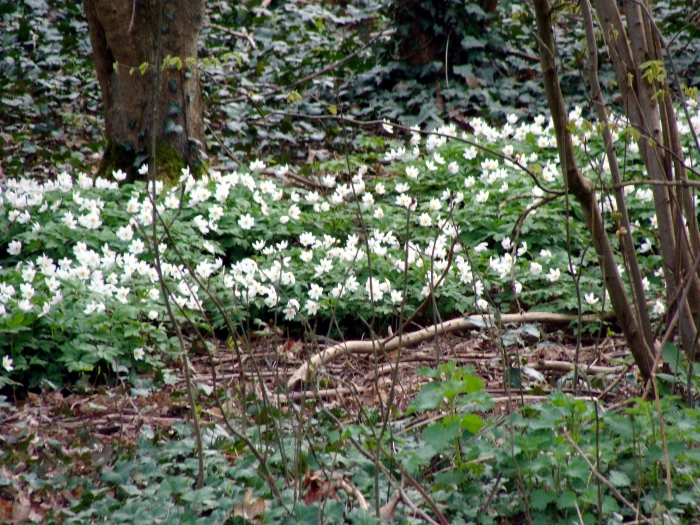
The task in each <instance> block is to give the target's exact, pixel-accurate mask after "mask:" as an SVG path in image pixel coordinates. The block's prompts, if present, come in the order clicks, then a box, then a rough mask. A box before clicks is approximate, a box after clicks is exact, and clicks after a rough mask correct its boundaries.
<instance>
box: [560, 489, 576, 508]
mask: <svg viewBox="0 0 700 525" xmlns="http://www.w3.org/2000/svg"><path fill="white" fill-rule="evenodd" d="M557 508H559V510H567V509H568V510H571V509H575V508H576V493H575V492H574V491H572V490H567V491H566V492H562V493H561V494H560V495H559V497H558V498H557Z"/></svg>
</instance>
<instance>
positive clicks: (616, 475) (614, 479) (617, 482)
mask: <svg viewBox="0 0 700 525" xmlns="http://www.w3.org/2000/svg"><path fill="white" fill-rule="evenodd" d="M608 479H609V480H610V483H612V484H613V486H615V487H629V485H630V484H631V483H632V482H631V481H630V478H628V477H627V474H624V473H622V472H620V471H619V470H611V471H610V474H609V475H608Z"/></svg>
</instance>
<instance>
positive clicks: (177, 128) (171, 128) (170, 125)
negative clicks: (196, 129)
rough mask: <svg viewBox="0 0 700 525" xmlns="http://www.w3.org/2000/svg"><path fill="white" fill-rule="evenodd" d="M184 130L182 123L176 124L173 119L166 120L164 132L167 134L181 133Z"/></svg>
mask: <svg viewBox="0 0 700 525" xmlns="http://www.w3.org/2000/svg"><path fill="white" fill-rule="evenodd" d="M183 131H184V129H183V127H182V126H181V125H180V124H176V123H175V121H173V120H172V119H166V120H165V129H164V132H165V134H166V135H169V134H170V133H177V134H178V135H179V134H180V133H182V132H183Z"/></svg>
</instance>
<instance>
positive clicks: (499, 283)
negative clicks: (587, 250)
mask: <svg viewBox="0 0 700 525" xmlns="http://www.w3.org/2000/svg"><path fill="white" fill-rule="evenodd" d="M569 118H570V120H571V121H572V122H574V123H575V124H576V126H575V127H576V130H577V132H576V142H577V144H579V146H578V147H580V148H583V147H584V146H583V145H584V144H587V143H588V142H590V141H591V140H593V137H591V134H590V133H589V132H587V131H586V126H585V125H584V121H583V118H582V112H581V110H580V108H575V109H574V110H573V111H572V112H571V113H570V115H569ZM696 120H697V122H700V115H698V116H696V117H694V120H693V122H692V125H693V126H696ZM471 125H472V127H473V129H474V131H473V134H472V135H464V134H463V138H466V139H468V140H470V141H471V144H464V143H461V142H458V141H455V140H452V139H450V138H448V137H457V136H458V131H457V129H456V127H455V126H452V125H451V126H443V127H441V128H439V129H437V130H436V131H437V133H438V134H436V135H428V136H427V137H425V136H423V135H422V134H420V133H419V132H418V131H419V130H418V129H417V128H414V129H412V131H411V134H410V139H409V142H410V144H401V143H400V142H399V139H395V137H396V134H394V127H393V126H392V125H391V124H390V123H388V122H384V123H383V124H382V128H383V130H384V131H385V132H386V134H387V135H388V136H387V140H390V145H389V147H388V148H387V151H386V154H385V160H386V161H387V162H389V163H390V164H389V167H388V168H387V169H389V170H390V171H393V172H395V173H397V174H398V178H395V179H394V178H391V179H384V180H377V179H376V178H373V177H369V176H368V173H369V172H368V169H367V168H366V167H365V166H362V167H360V168H359V169H358V170H357V171H356V172H355V173H351V174H349V175H348V176H343V177H340V176H339V175H338V174H335V173H332V172H325V173H324V174H323V175H322V176H320V177H319V178H318V179H317V180H318V182H319V186H318V189H314V190H305V189H298V188H297V189H295V188H290V187H284V186H280V185H279V182H278V179H276V178H266V177H265V176H263V175H262V172H263V170H265V169H266V167H267V166H266V164H265V162H263V161H261V160H255V161H253V162H251V163H250V165H249V167H248V171H247V172H241V173H239V172H230V173H226V174H223V173H221V172H218V171H215V170H211V171H210V172H209V173H207V174H206V175H204V176H202V177H201V178H200V179H199V180H195V179H194V177H193V176H192V175H191V174H190V172H189V170H188V169H185V170H183V173H182V176H181V178H180V181H179V183H178V185H176V186H175V187H172V188H166V187H163V185H162V184H159V185H158V186H157V188H156V195H155V198H154V201H155V206H156V211H157V213H158V214H160V215H161V216H162V217H163V219H164V220H165V221H166V223H168V224H170V225H171V228H172V229H173V230H176V229H177V228H179V230H180V233H179V237H177V238H178V239H179V240H180V241H181V242H184V243H185V244H186V245H187V249H185V250H179V251H181V252H183V251H184V252H185V253H186V257H187V260H186V261H181V260H179V258H178V257H177V256H176V253H175V250H173V249H172V246H170V241H169V239H168V237H167V236H162V237H160V238H161V241H160V243H159V246H158V252H159V255H160V257H161V259H162V261H163V262H162V266H161V271H162V274H163V276H164V278H165V279H166V281H167V282H168V286H169V290H170V297H169V299H170V300H171V302H172V304H173V307H174V308H175V309H177V310H178V311H180V310H183V311H189V312H195V313H196V312H201V311H202V310H203V309H204V308H205V304H206V300H207V297H208V295H207V294H206V293H203V291H204V290H203V287H204V288H205V289H206V290H209V291H211V292H214V293H216V294H217V296H219V297H221V298H223V299H224V300H225V301H226V302H227V304H228V305H230V309H231V311H238V310H241V309H242V310H241V311H244V310H245V308H246V307H247V306H251V305H253V304H255V305H257V307H260V308H269V309H275V310H276V311H278V312H279V313H280V314H281V316H282V317H283V319H284V320H286V321H294V320H298V321H303V319H304V318H305V317H312V316H315V315H318V314H319V313H323V312H330V309H331V308H343V307H345V308H349V309H353V308H369V305H372V306H373V307H374V308H379V309H380V311H382V312H383V313H385V314H386V313H390V312H396V311H397V309H398V308H399V307H400V306H401V305H402V304H404V303H405V304H407V305H409V306H410V305H413V306H415V305H417V304H418V303H419V302H420V301H422V299H423V297H426V296H428V295H429V294H430V293H434V294H435V295H436V296H438V297H439V296H441V295H442V294H447V295H449V296H450V297H452V298H453V299H457V300H458V304H459V306H458V308H459V309H461V310H465V311H466V310H471V311H475V310H480V311H487V310H489V309H490V308H492V305H493V303H492V302H491V298H490V297H489V296H488V295H487V294H486V293H485V291H486V290H491V289H493V287H496V288H498V289H500V290H510V291H512V292H513V293H515V294H516V295H521V294H535V293H537V292H538V290H547V296H553V295H556V290H557V289H558V287H560V286H564V285H570V284H571V282H572V281H571V274H570V271H569V267H570V262H569V261H568V259H567V257H566V254H565V252H563V251H562V248H561V247H557V246H556V245H555V244H554V243H553V242H552V241H550V240H549V239H547V238H541V237H540V236H538V235H537V234H534V235H530V236H528V234H527V231H526V229H527V228H528V227H530V226H531V225H533V224H536V222H537V221H538V220H539V219H538V212H540V210H539V209H538V210H534V211H532V212H531V213H529V214H528V215H527V216H526V218H525V222H524V223H523V226H524V229H523V230H522V232H521V233H522V236H521V237H520V238H517V239H516V237H513V234H514V233H515V232H512V227H513V224H512V223H509V224H502V225H501V226H499V229H500V234H499V233H497V232H496V231H490V230H488V228H486V229H484V228H480V227H481V225H482V223H484V224H486V223H488V224H495V223H496V222H498V221H501V213H502V208H503V206H517V208H516V209H517V210H524V209H525V208H526V207H536V206H537V205H538V204H539V203H541V202H542V199H543V197H544V196H545V189H561V188H562V177H561V173H560V167H559V165H558V159H557V156H556V149H555V148H556V141H555V139H554V134H553V130H552V124H551V122H549V121H548V119H546V118H545V117H542V116H540V117H537V118H535V119H534V121H533V122H529V123H528V122H525V121H524V120H520V119H519V118H518V116H517V115H509V116H508V118H507V124H505V125H504V126H503V128H494V127H491V126H489V125H488V124H487V123H486V122H484V121H483V120H481V119H478V118H477V119H473V120H472V121H471ZM621 125H624V122H623V123H622V124H621ZM679 127H680V128H681V130H682V131H684V132H687V131H688V130H689V129H690V127H689V125H688V124H687V123H680V124H679ZM696 127H697V126H696ZM699 131H700V129H699ZM619 135H620V136H618V137H617V139H618V143H619V146H620V148H621V150H622V148H624V147H625V143H624V141H625V139H624V136H623V134H619ZM478 146H486V147H488V148H490V149H491V150H492V151H493V152H494V153H490V152H485V151H484V150H483V149H481V148H480V147H478ZM628 147H629V151H631V152H632V154H634V153H635V150H634V148H633V147H632V144H629V145H628ZM407 148H408V151H407ZM606 165H607V162H606V160H605V159H599V160H598V161H597V163H595V162H594V163H591V164H590V166H589V167H588V171H589V172H592V171H595V170H596V169H597V170H598V173H597V174H596V176H598V175H600V176H603V177H604V176H606V175H605V173H606V168H605V167H606ZM596 166H598V168H596ZM523 168H526V169H529V170H530V174H528V173H526V172H525V171H523ZM289 172H290V168H289V167H288V166H284V167H281V168H276V171H275V173H276V174H277V177H279V179H283V178H284V176H285V175H286V174H287V173H289ZM139 173H141V174H142V175H145V174H147V173H148V167H147V166H144V167H143V168H142V169H141V170H139ZM533 174H534V175H535V176H537V177H538V183H537V184H535V182H534V181H533V180H532V176H533ZM125 178H126V174H124V173H123V172H120V171H115V172H114V173H113V174H112V179H111V180H108V179H104V178H97V179H95V180H93V179H92V178H91V177H88V176H86V175H84V174H80V175H78V176H77V177H75V178H74V177H72V176H71V175H70V174H68V173H61V174H59V175H58V176H57V177H56V180H55V181H53V180H47V181H43V182H38V181H33V180H29V179H20V180H9V181H7V182H6V184H5V186H4V188H2V189H0V213H2V217H3V218H2V221H4V222H3V224H2V225H0V226H4V228H5V231H7V232H9V233H8V234H7V235H6V236H5V237H4V244H5V245H4V250H5V252H6V254H7V258H6V259H5V261H4V265H5V266H4V267H2V268H0V330H1V329H2V326H3V325H2V323H7V322H9V320H11V319H13V318H14V316H15V315H16V314H17V313H18V312H22V314H23V315H29V316H35V317H34V319H35V322H36V323H39V324H40V323H42V322H57V321H58V320H60V319H61V318H62V316H65V315H66V312H68V311H69V310H70V308H79V310H80V312H81V315H83V316H85V317H87V318H100V317H99V316H102V318H105V319H106V318H109V316H110V315H112V314H113V313H114V312H116V311H118V310H119V308H121V307H126V306H131V307H136V312H137V313H136V314H135V315H137V316H139V318H140V319H142V320H143V322H147V323H153V324H156V323H159V322H160V321H161V320H163V319H164V316H163V315H162V314H163V312H164V306H163V297H162V294H161V292H160V287H159V285H158V272H157V271H156V268H155V267H154V262H153V261H154V259H153V251H154V247H153V244H152V241H151V240H150V238H149V235H150V231H151V227H152V220H153V204H152V200H151V199H150V198H149V196H148V194H147V192H146V190H145V186H144V184H143V183H138V182H137V184H136V185H134V186H126V187H124V188H120V187H119V186H118V182H121V181H123V180H124V179H125ZM433 179H434V180H435V181H439V184H437V183H431V184H430V185H424V184H426V183H428V182H430V181H432V180H433ZM436 186H440V189H439V190H434V191H433V190H430V191H428V190H426V189H425V188H435V187H436ZM543 188H544V189H543ZM149 191H150V189H149ZM626 191H627V190H626ZM124 192H129V194H128V195H124ZM627 193H628V196H629V198H630V199H631V204H632V206H636V207H637V208H638V209H646V208H643V206H647V208H648V206H649V205H648V203H649V201H650V200H652V199H653V194H652V190H651V189H650V188H644V187H639V188H637V189H635V190H634V191H632V190H629V191H627ZM513 195H517V196H518V199H515V200H513V199H512V198H511V197H512V196H513ZM116 201H120V202H121V201H123V203H122V204H121V205H120V206H116V205H115V204H114V203H115V202H116ZM614 201H615V199H614V198H611V197H610V196H606V195H598V202H599V203H600V205H601V207H602V209H603V211H604V212H605V213H606V214H610V213H612V212H613V211H614V209H615V204H614ZM358 210H361V212H362V214H363V216H362V226H360V225H359V224H360V223H359V221H357V219H356V213H357V212H358ZM516 216H517V213H516ZM607 216H608V217H609V215H607ZM409 218H410V219H409ZM407 220H408V223H407V222H406V221H407ZM173 221H177V223H176V224H174V223H173ZM640 221H641V222H639V221H638V222H637V225H636V226H635V230H638V233H637V232H636V231H635V235H638V238H637V242H638V245H639V246H640V247H639V253H640V254H645V256H654V257H656V256H655V255H653V254H654V252H655V250H654V231H653V230H654V229H655V228H656V217H655V216H654V215H653V213H652V210H651V209H650V210H649V213H641V214H640ZM330 224H334V225H335V224H342V225H344V226H342V227H336V226H333V228H330V227H329V225H330ZM389 224H391V225H393V226H391V228H395V230H390V229H388V228H389V227H388V226H387V225H389ZM406 224H408V225H409V226H410V227H411V235H410V238H408V239H407V238H405V227H406ZM640 224H643V225H644V227H642V226H640ZM402 225H403V226H402ZM548 227H551V228H558V227H561V228H563V225H560V224H551V225H548ZM339 228H340V229H339ZM343 228H344V229H343ZM363 228H364V229H363ZM506 230H507V233H506ZM40 231H41V232H42V233H41V234H40V233H39V232H40ZM159 231H160V232H161V234H160V235H162V228H161V227H160V226H159ZM62 238H64V239H65V241H61V239H62ZM78 239H83V240H78ZM460 239H462V240H464V239H472V241H469V242H462V240H460ZM496 239H499V240H498V241H497V240H496ZM231 240H234V241H235V242H234V244H236V245H239V246H244V247H248V248H249V249H250V256H249V257H248V258H240V259H237V260H234V261H231V262H229V263H227V264H225V263H224V260H223V259H222V258H221V255H223V254H224V253H225V250H224V249H223V248H222V246H221V244H220V242H223V241H227V242H228V241H231ZM66 243H67V244H66ZM528 247H529V248H528ZM59 248H60V249H59ZM465 250H466V253H464V252H465ZM530 250H532V252H531V251H530ZM45 252H46V253H48V252H51V253H52V254H53V253H59V252H60V253H61V256H60V257H59V256H56V255H46V253H45ZM368 262H369V264H368ZM185 263H186V264H185ZM577 263H578V264H580V262H578V261H577ZM583 266H584V267H585V264H584V265H583ZM576 272H577V275H578V272H583V267H582V268H579V269H578V270H576ZM404 274H406V281H407V282H408V287H407V289H404V287H403V282H404ZM590 274H591V272H589V275H590ZM584 275H585V273H584ZM649 277H650V278H651V282H650V281H649V279H646V278H645V283H644V286H645V289H650V288H651V289H652V290H655V291H657V292H658V290H659V288H658V287H659V286H660V285H661V284H662V283H661V279H660V274H658V275H654V276H653V277H652V276H651V275H650V276H649ZM582 282H583V283H588V285H589V286H590V289H584V290H582V291H583V293H584V295H583V297H584V303H585V305H586V307H588V308H591V309H593V307H598V305H599V301H600V298H601V297H602V296H603V295H602V287H601V284H600V281H599V280H598V281H596V280H595V279H594V278H592V277H587V280H584V281H582ZM653 287H656V288H653ZM68 296H70V303H69V304H68V301H66V297H68ZM603 303H604V304H605V305H606V307H608V301H603ZM664 310H665V306H664V304H663V303H662V302H661V301H660V300H659V301H657V302H656V303H655V304H654V306H653V308H652V312H653V313H654V314H661V313H663V311H664ZM158 326H160V325H158ZM1 352H2V351H1V350H0V353H1ZM151 354H152V352H151V349H149V348H147V347H146V346H144V345H143V344H134V345H133V346H132V348H131V350H130V356H131V357H132V358H133V359H134V360H136V361H140V360H144V359H147V358H148V356H149V355H151ZM13 358H14V360H13ZM16 363H17V359H16V356H10V355H5V357H4V358H3V361H2V367H3V369H5V370H6V371H7V372H10V371H12V370H13V367H16V366H17V365H16Z"/></svg>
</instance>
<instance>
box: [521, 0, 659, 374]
mask: <svg viewBox="0 0 700 525" xmlns="http://www.w3.org/2000/svg"><path fill="white" fill-rule="evenodd" d="M534 6H535V18H536V20H537V36H538V40H539V44H540V63H541V67H542V76H543V80H544V90H545V94H546V96H547V102H548V103H549V109H550V112H551V114H552V122H553V124H554V131H555V134H556V138H557V150H558V151H559V160H560V163H561V168H562V171H563V173H564V181H565V184H566V188H567V191H569V192H571V194H573V195H574V197H575V198H576V200H577V201H578V203H579V204H580V205H581V209H582V210H583V213H584V216H585V217H586V225H587V226H588V230H589V231H590V233H591V241H592V242H593V246H594V247H595V251H596V254H597V255H598V259H599V261H600V266H601V268H602V270H603V274H604V278H605V287H606V288H607V290H608V292H609V294H610V302H611V303H612V305H613V308H614V310H615V314H616V315H617V318H618V321H619V322H620V327H621V328H622V331H623V333H624V334H625V340H626V341H627V346H628V347H629V349H630V351H631V352H632V355H633V356H634V361H635V363H636V364H637V367H638V368H639V372H640V374H641V375H642V377H644V378H645V379H646V378H648V377H650V375H651V365H652V363H653V357H652V350H651V348H650V347H649V345H648V344H647V341H646V339H645V337H644V333H643V331H642V330H641V329H640V326H639V324H638V322H637V317H636V316H635V314H634V312H633V310H632V307H631V305H630V303H629V301H628V300H627V295H626V292H625V288H624V285H623V283H622V278H621V276H620V272H619V271H618V269H617V264H616V263H615V258H614V255H613V251H612V246H611V245H610V240H609V239H608V236H607V235H606V233H605V224H604V222H603V217H602V215H601V213H600V207H599V206H598V203H597V201H596V197H595V192H594V190H593V185H592V184H591V182H590V181H589V180H588V179H586V178H585V177H584V176H583V175H581V172H580V171H579V169H578V166H577V164H576V158H575V156H574V146H573V142H572V139H571V133H570V132H569V131H568V129H569V119H568V116H567V112H566V108H565V106H564V98H563V96H562V94H561V88H560V86H559V75H558V73H557V66H556V60H555V57H556V55H555V46H554V38H553V36H552V18H551V16H552V8H551V5H550V3H549V0H535V1H534Z"/></svg>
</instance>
